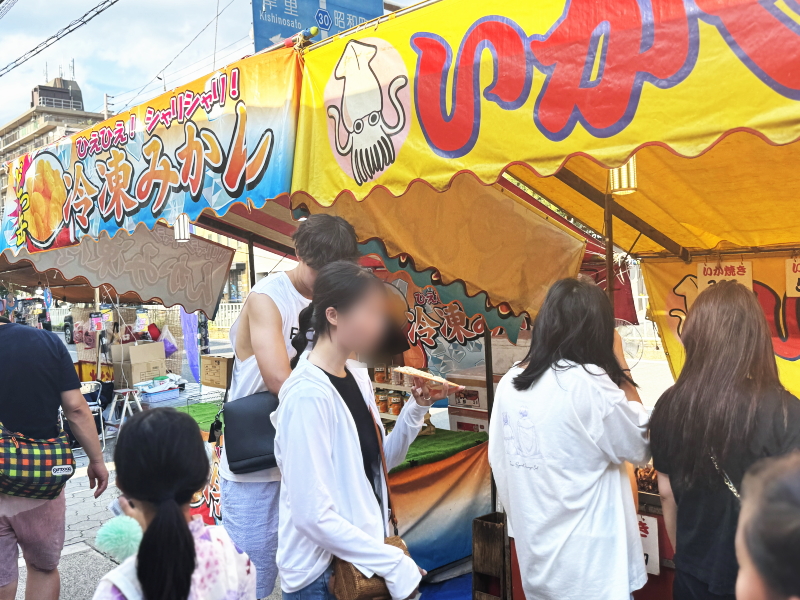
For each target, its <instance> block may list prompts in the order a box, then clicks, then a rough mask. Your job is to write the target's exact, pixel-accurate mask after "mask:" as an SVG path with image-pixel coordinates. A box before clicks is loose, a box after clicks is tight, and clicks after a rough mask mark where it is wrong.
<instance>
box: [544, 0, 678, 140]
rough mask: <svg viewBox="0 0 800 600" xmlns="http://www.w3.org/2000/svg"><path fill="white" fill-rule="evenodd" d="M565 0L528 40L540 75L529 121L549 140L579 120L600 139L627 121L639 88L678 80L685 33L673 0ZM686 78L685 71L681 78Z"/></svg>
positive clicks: (562, 134)
mask: <svg viewBox="0 0 800 600" xmlns="http://www.w3.org/2000/svg"><path fill="white" fill-rule="evenodd" d="M644 4H645V3H640V2H637V0H572V2H570V4H569V8H568V12H567V14H566V15H565V18H564V19H563V20H562V21H561V22H560V23H559V24H558V25H557V26H556V28H555V29H554V30H552V32H551V33H550V34H549V35H546V36H544V37H543V38H542V39H536V37H534V39H533V40H532V41H531V49H532V50H533V54H534V56H535V57H536V61H537V63H538V65H537V66H539V65H540V66H541V68H542V69H543V70H544V71H545V72H547V73H548V75H547V81H546V83H545V85H544V87H543V89H542V92H541V94H540V96H539V98H538V99H537V102H536V107H535V109H534V120H535V121H536V125H537V127H538V128H539V129H540V130H541V131H542V133H543V134H544V135H545V136H547V137H548V138H550V139H553V140H562V139H564V138H566V137H567V136H568V135H569V134H570V133H572V129H573V128H574V127H575V125H576V123H577V122H578V121H580V122H581V123H582V124H583V125H584V126H585V127H586V128H587V129H588V130H589V131H590V132H591V133H593V134H594V135H596V136H598V137H607V136H609V135H613V134H615V133H618V132H619V131H621V130H622V129H623V128H624V127H626V126H627V125H628V123H630V122H631V120H633V117H634V115H635V113H636V108H637V105H638V101H639V92H640V90H641V86H642V85H643V83H644V81H650V82H652V83H656V84H657V85H659V87H671V86H672V85H675V84H677V83H678V82H679V81H680V80H682V79H683V77H684V76H685V74H684V73H683V72H682V71H683V70H684V69H683V68H684V67H685V66H689V67H690V66H691V64H687V63H688V62H689V58H690V52H689V50H690V31H689V22H688V19H687V15H686V11H685V9H684V5H683V2H682V1H681V0H651V6H652V11H651V13H650V14H649V15H648V14H647V13H646V12H643V11H642V10H641V8H640V7H642V6H643V5H644ZM687 74H688V72H687Z"/></svg>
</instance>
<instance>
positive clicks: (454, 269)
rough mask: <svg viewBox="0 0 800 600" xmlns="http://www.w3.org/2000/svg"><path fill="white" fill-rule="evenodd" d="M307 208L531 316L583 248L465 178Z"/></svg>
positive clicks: (572, 271)
mask: <svg viewBox="0 0 800 600" xmlns="http://www.w3.org/2000/svg"><path fill="white" fill-rule="evenodd" d="M302 198H304V196H303V195H299V196H297V197H296V198H295V200H296V201H300V199H302ZM305 204H306V206H307V207H308V209H309V210H310V211H311V212H312V213H316V212H322V211H325V212H331V213H333V214H337V215H339V216H341V217H343V218H345V219H346V220H347V221H349V222H350V223H352V224H353V226H354V227H355V230H356V233H357V234H358V237H359V241H362V242H364V241H367V240H370V239H374V238H379V239H381V240H383V242H384V244H385V245H386V250H387V251H388V253H389V255H390V256H397V255H398V254H401V253H405V254H408V255H409V256H411V258H412V259H413V261H414V266H415V268H416V269H417V270H423V269H428V268H435V269H437V270H438V271H439V273H440V275H441V279H442V281H443V282H444V283H445V284H449V283H452V282H453V281H455V280H463V282H464V285H465V287H466V290H467V293H468V294H470V295H475V294H477V293H478V292H480V291H486V292H487V293H488V294H489V297H490V298H491V299H492V301H493V302H494V303H495V304H499V303H500V302H507V303H508V304H509V305H510V306H511V309H512V310H513V311H514V312H515V313H517V314H519V313H520V312H523V311H526V312H528V314H530V315H531V316H533V315H535V314H536V313H537V312H538V309H539V306H540V305H541V302H542V300H544V295H545V294H546V293H547V290H548V288H549V287H550V285H552V284H553V283H554V282H555V281H556V280H558V279H560V278H562V277H568V276H574V275H576V274H577V273H578V269H579V268H580V264H581V260H582V259H583V251H584V246H585V244H586V242H585V240H584V239H583V238H582V237H580V236H578V235H577V234H575V233H573V232H572V231H569V230H567V229H565V228H563V227H561V226H558V225H556V224H553V223H552V222H550V221H548V220H547V219H545V218H544V217H542V216H541V215H540V214H539V213H538V212H535V211H533V210H531V209H530V207H528V206H527V205H526V204H523V203H521V202H518V201H516V200H514V199H513V198H511V197H509V196H508V195H506V194H504V193H503V192H502V191H500V190H498V189H496V188H494V187H491V186H483V185H481V184H480V183H479V182H478V181H477V180H476V179H475V178H474V177H473V176H472V175H469V174H464V175H460V176H458V177H456V178H455V180H454V181H453V185H452V186H451V187H450V189H449V190H448V191H447V192H445V193H441V194H440V193H437V192H436V191H435V190H433V189H432V188H431V187H430V186H428V185H426V184H424V183H421V182H419V183H415V184H413V185H412V186H411V187H410V189H409V191H408V193H406V194H404V195H403V196H402V197H401V198H394V197H393V196H392V195H391V194H389V193H388V192H386V191H385V190H376V192H375V193H374V194H373V195H372V196H371V197H370V199H369V201H368V202H357V201H356V200H355V199H354V198H353V197H352V196H350V195H345V196H342V197H341V198H340V199H339V200H338V201H337V202H336V203H335V204H334V205H333V206H331V207H330V208H329V209H324V208H323V207H321V206H320V205H318V204H317V203H316V202H313V201H312V200H310V199H308V198H306V201H305Z"/></svg>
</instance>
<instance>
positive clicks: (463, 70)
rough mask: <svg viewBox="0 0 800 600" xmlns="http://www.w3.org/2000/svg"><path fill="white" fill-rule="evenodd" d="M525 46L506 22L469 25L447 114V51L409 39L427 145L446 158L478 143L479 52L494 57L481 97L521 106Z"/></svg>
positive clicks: (526, 71) (425, 39)
mask: <svg viewBox="0 0 800 600" xmlns="http://www.w3.org/2000/svg"><path fill="white" fill-rule="evenodd" d="M525 45H526V37H525V34H524V32H523V31H522V30H521V29H520V28H519V26H517V25H516V24H515V23H513V22H512V21H510V20H508V19H500V18H498V17H493V18H492V19H486V20H482V21H479V22H478V23H476V24H475V25H473V26H472V28H471V29H470V30H469V32H468V33H467V35H466V37H465V39H464V42H463V44H462V47H461V49H460V50H459V52H458V56H457V57H456V64H455V72H454V74H453V90H452V92H451V94H452V99H453V107H452V111H451V113H450V114H447V109H446V108H445V107H446V97H447V95H448V92H449V91H450V90H449V89H448V85H447V77H448V72H449V71H450V65H451V60H452V57H451V51H450V47H449V46H448V45H447V43H446V42H445V41H444V40H443V39H442V38H440V37H439V36H434V35H431V34H417V35H415V36H413V37H412V38H411V46H412V47H413V48H414V50H415V51H416V52H417V54H418V55H419V58H418V61H417V85H416V87H415V90H414V94H415V102H416V105H417V112H418V115H419V120H420V124H421V125H422V128H423V131H424V133H425V136H426V138H427V139H428V143H429V144H430V145H431V147H432V148H433V149H434V151H435V152H436V153H437V154H440V155H442V156H447V157H450V158H456V157H459V156H464V155H465V154H467V153H468V152H469V151H470V150H472V147H473V146H474V145H475V142H476V141H477V138H478V133H479V129H480V119H481V116H480V108H481V104H480V103H481V100H480V97H479V93H480V90H478V89H477V85H478V83H479V79H480V59H481V54H482V53H483V50H485V49H489V50H490V51H491V53H492V55H493V57H494V81H493V82H492V83H491V84H490V85H489V87H487V88H486V89H485V90H484V92H483V96H484V97H485V98H486V99H487V100H490V101H492V102H495V103H497V104H498V105H500V106H501V107H503V108H505V109H507V110H513V109H515V108H518V107H519V106H521V105H522V103H524V102H525V100H526V99H527V97H528V94H529V93H530V85H531V78H532V74H533V71H532V64H531V61H530V60H529V58H530V57H529V55H528V54H529V53H528V51H527V49H526V48H525ZM231 95H232V94H231Z"/></svg>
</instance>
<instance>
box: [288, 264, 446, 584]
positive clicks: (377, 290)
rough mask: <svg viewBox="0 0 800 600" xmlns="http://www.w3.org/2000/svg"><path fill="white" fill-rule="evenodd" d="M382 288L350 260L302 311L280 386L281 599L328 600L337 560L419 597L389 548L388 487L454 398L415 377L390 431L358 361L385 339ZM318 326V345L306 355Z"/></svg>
mask: <svg viewBox="0 0 800 600" xmlns="http://www.w3.org/2000/svg"><path fill="white" fill-rule="evenodd" d="M387 308H388V307H387V299H386V292H385V290H384V285H383V283H382V282H381V281H380V280H379V279H378V278H377V277H375V276H374V275H373V274H372V273H370V272H369V271H366V270H364V269H362V268H360V267H358V266H357V265H354V264H352V263H349V262H335V263H331V264H329V265H327V266H325V267H323V268H322V269H320V271H319V275H318V276H317V280H316V282H315V283H314V296H313V299H312V301H311V304H310V305H309V306H308V308H306V309H305V310H304V311H303V312H302V313H301V314H300V330H299V332H298V333H297V335H296V336H295V338H294V347H295V349H296V350H297V357H295V359H294V360H293V361H292V366H293V368H294V370H293V372H292V374H291V376H290V377H289V379H287V380H286V383H284V384H283V387H282V388H281V391H280V394H279V396H278V397H279V399H280V405H279V408H278V410H277V411H276V412H275V413H274V414H273V417H272V419H273V422H274V423H275V428H276V431H277V433H276V436H275V456H276V458H277V460H278V466H279V467H280V469H281V476H282V479H281V484H282V485H281V501H280V529H279V535H278V569H279V572H280V576H281V587H282V589H283V597H284V600H290V599H291V600H295V599H301V600H326V599H328V598H333V595H332V593H331V592H330V590H329V584H330V580H331V576H332V566H331V563H332V560H333V558H334V557H337V558H339V559H341V560H344V561H347V562H350V563H352V564H354V565H356V566H357V567H359V568H360V569H361V571H362V572H364V573H368V574H376V575H378V576H380V577H382V578H383V579H384V580H385V581H386V585H387V587H388V589H389V592H390V594H391V596H392V598H395V599H403V598H408V597H410V596H412V595H413V594H414V592H415V590H416V588H417V586H418V584H419V581H420V577H421V570H420V569H419V568H418V567H417V565H416V564H415V563H414V561H413V560H412V559H411V558H409V557H408V556H406V555H405V554H404V553H403V552H402V551H401V550H400V549H399V548H396V547H393V546H390V545H387V544H384V538H385V536H389V535H394V532H393V531H392V529H391V528H390V527H389V520H390V519H389V517H390V515H389V506H388V499H389V495H388V492H389V490H388V487H387V485H388V482H387V480H386V473H385V472H384V468H383V465H382V460H381V452H383V454H384V456H385V458H386V468H387V469H392V468H393V467H395V466H397V465H398V464H400V463H401V462H402V461H403V459H404V458H405V455H406V452H407V450H408V446H409V444H411V442H412V441H413V440H414V438H415V437H416V436H417V434H418V433H419V430H420V429H421V428H422V425H423V424H424V417H425V413H426V412H427V411H428V407H429V406H430V405H431V404H432V403H433V402H435V401H436V400H437V399H439V398H443V397H445V396H446V395H447V394H448V393H449V390H448V386H444V388H442V389H440V390H439V391H438V392H437V393H431V390H430V389H429V387H428V385H427V384H424V383H423V382H422V380H419V379H418V380H416V381H415V385H414V388H413V398H410V399H409V400H408V402H407V403H406V405H405V406H404V407H403V410H402V412H401V413H400V415H399V416H398V418H397V423H396V425H395V427H394V430H393V431H392V433H390V434H389V435H385V433H384V430H383V425H382V424H381V420H380V414H379V413H378V410H377V407H376V405H375V395H374V392H373V389H372V384H371V382H370V379H369V375H368V374H367V370H366V368H363V367H362V366H360V365H359V363H356V362H354V361H352V360H348V359H349V358H350V357H351V356H353V355H355V356H358V355H363V354H365V353H369V352H372V351H374V350H375V349H377V348H378V347H379V346H380V344H381V342H382V341H383V339H384V336H385V331H386V321H387ZM312 329H313V332H314V335H313V342H314V347H313V350H311V351H310V352H305V350H306V348H307V345H308V333H309V331H311V330H312Z"/></svg>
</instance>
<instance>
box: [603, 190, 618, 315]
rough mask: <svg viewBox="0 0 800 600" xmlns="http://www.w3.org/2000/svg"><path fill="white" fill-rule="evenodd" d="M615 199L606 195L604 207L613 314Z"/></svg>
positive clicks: (607, 268) (608, 286)
mask: <svg viewBox="0 0 800 600" xmlns="http://www.w3.org/2000/svg"><path fill="white" fill-rule="evenodd" d="M613 202H614V200H613V198H612V196H611V194H608V193H607V194H606V202H605V206H604V207H603V223H604V225H605V226H604V228H603V229H604V231H605V234H606V235H605V238H606V294H608V301H609V302H610V303H611V312H614V284H615V283H616V281H615V279H616V276H615V274H614V211H613Z"/></svg>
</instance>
